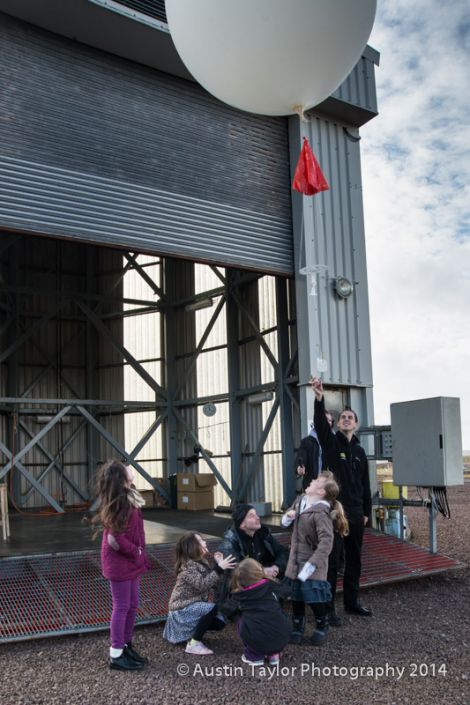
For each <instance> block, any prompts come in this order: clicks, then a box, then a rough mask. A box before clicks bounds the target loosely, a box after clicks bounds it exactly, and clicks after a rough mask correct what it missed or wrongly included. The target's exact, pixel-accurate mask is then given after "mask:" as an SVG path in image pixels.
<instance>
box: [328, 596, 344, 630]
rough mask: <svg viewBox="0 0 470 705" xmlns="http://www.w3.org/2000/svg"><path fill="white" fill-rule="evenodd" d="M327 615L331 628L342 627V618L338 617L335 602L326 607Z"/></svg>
mask: <svg viewBox="0 0 470 705" xmlns="http://www.w3.org/2000/svg"><path fill="white" fill-rule="evenodd" d="M326 614H327V617H328V624H329V625H330V627H340V626H341V625H342V623H343V620H342V619H341V617H338V615H337V614H336V610H335V604H334V602H328V603H327V605H326Z"/></svg>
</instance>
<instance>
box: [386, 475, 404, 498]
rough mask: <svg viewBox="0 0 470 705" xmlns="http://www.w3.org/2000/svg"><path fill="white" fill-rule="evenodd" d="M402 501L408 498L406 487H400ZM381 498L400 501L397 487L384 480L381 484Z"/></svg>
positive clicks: (391, 482)
mask: <svg viewBox="0 0 470 705" xmlns="http://www.w3.org/2000/svg"><path fill="white" fill-rule="evenodd" d="M402 494H403V497H404V499H407V498H408V487H406V486H403V487H402ZM382 497H384V498H385V499H400V491H399V489H398V485H394V484H393V481H392V480H384V481H383V483H382Z"/></svg>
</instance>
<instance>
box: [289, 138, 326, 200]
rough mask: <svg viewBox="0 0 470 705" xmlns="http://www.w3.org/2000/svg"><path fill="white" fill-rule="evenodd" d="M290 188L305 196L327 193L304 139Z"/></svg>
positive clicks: (324, 180)
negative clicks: (321, 192)
mask: <svg viewBox="0 0 470 705" xmlns="http://www.w3.org/2000/svg"><path fill="white" fill-rule="evenodd" d="M292 188H293V189H295V190H296V191H300V193H303V194H304V195H305V196H314V195H315V194H316V193H320V191H328V189H329V188H330V187H329V186H328V182H327V180H326V179H325V177H324V176H323V172H322V170H321V169H320V165H319V163H318V162H317V160H316V159H315V155H314V153H313V152H312V148H311V147H310V144H309V141H308V139H307V138H306V137H304V143H303V145H302V150H301V152H300V157H299V161H298V162H297V166H296V167H295V173H294V180H293V181H292Z"/></svg>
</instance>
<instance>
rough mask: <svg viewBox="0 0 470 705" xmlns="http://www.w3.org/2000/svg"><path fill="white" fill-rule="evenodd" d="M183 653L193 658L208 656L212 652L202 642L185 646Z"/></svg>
mask: <svg viewBox="0 0 470 705" xmlns="http://www.w3.org/2000/svg"><path fill="white" fill-rule="evenodd" d="M185 652H186V653H187V654H194V655H195V656H210V655H211V654H213V653H214V652H213V651H211V650H210V649H208V648H207V646H204V644H203V643H202V641H196V643H195V644H189V643H188V644H186V648H185Z"/></svg>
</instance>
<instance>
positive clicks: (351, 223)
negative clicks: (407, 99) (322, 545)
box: [0, 0, 377, 509]
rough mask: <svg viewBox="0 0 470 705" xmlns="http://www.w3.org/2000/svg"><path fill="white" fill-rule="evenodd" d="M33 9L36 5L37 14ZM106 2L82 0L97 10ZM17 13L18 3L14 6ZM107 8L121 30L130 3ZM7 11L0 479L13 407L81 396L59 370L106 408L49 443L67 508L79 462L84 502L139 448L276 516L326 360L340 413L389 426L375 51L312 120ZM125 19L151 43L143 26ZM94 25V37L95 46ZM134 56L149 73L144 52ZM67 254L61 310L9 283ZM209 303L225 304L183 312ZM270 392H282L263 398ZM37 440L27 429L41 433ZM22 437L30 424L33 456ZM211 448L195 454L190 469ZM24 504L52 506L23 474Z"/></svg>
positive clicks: (38, 466) (46, 1)
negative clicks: (372, 288) (377, 336)
mask: <svg viewBox="0 0 470 705" xmlns="http://www.w3.org/2000/svg"><path fill="white" fill-rule="evenodd" d="M40 4H41V5H42V6H43V7H46V6H50V5H51V0H41V3H40ZM98 4H100V3H94V5H98ZM101 4H103V3H101ZM115 4H118V3H114V4H113V5H115ZM161 4H162V3H160V5H161ZM7 6H8V7H7ZM24 6H28V7H30V8H33V9H34V10H35V11H36V9H37V7H38V3H36V4H34V3H31V2H29V0H28V2H27V3H25V5H24ZM33 6H34V7H33ZM90 6H91V3H87V1H86V0H77V2H76V8H78V9H80V11H82V10H83V12H85V10H86V11H90ZM11 7H12V3H11V2H10V0H0V9H6V10H8V11H11ZM31 11H32V10H31ZM100 12H101V13H102V14H101V15H100V17H102V18H103V17H105V16H106V18H107V17H108V16H109V18H112V19H113V20H114V15H115V13H114V11H113V9H112V5H110V6H109V8H108V9H106V8H104V7H103V8H101V10H100ZM36 19H37V17H36ZM78 19H80V18H78ZM0 20H1V21H0V33H1V36H2V52H4V63H5V65H6V66H7V68H8V73H7V74H5V75H4V80H5V92H4V93H3V96H4V97H3V99H0V100H2V104H1V106H0V107H1V114H2V116H3V119H2V120H1V121H0V133H1V136H2V146H1V148H0V172H1V176H2V178H1V180H0V197H1V201H0V229H1V230H2V232H1V233H0V235H1V240H0V257H1V263H2V268H3V271H4V281H8V282H9V283H10V284H11V286H10V287H9V290H8V291H6V289H3V290H2V301H1V302H0V303H1V307H0V316H2V318H1V320H0V336H1V351H2V357H1V363H2V375H1V381H0V385H1V395H2V399H1V408H0V412H1V414H0V417H1V419H2V424H3V437H4V438H5V439H7V441H6V451H7V453H5V451H4V450H2V452H3V455H4V466H3V467H4V470H3V471H2V470H1V468H0V473H3V475H2V476H5V475H6V473H5V467H6V465H7V464H8V463H7V461H8V453H10V454H11V448H12V443H11V439H12V434H13V422H12V411H13V409H14V406H15V404H16V405H18V406H19V407H20V408H23V409H24V408H25V404H26V403H29V404H31V405H32V406H33V407H34V410H36V409H37V408H38V401H39V400H40V399H54V398H57V397H59V398H62V399H63V400H64V403H65V400H66V399H67V396H66V395H65V391H64V389H65V383H64V380H62V381H61V376H62V377H66V379H67V381H68V382H70V384H72V383H73V384H72V387H73V394H72V391H70V394H71V397H72V399H75V400H80V401H81V402H86V401H87V400H92V401H93V400H94V403H95V405H96V406H97V408H95V410H94V411H93V408H94V407H93V405H92V404H91V405H89V406H87V405H86V403H85V404H82V405H81V408H83V409H84V411H85V412H87V413H88V415H89V416H90V415H91V417H92V419H91V420H90V418H89V416H88V417H87V416H86V415H83V414H82V413H81V411H80V410H79V411H78V412H77V413H75V412H73V411H72V413H68V414H67V417H70V418H72V420H71V421H69V420H67V423H66V424H63V425H62V426H57V428H56V429H55V430H54V428H51V431H50V435H49V434H48V435H47V436H44V438H42V439H41V442H42V443H43V445H44V446H45V449H46V450H47V452H48V453H49V455H51V456H52V459H49V460H48V464H50V463H51V462H52V460H54V459H55V461H56V462H55V464H53V469H51V470H49V471H48V473H47V475H46V476H45V477H44V479H43V480H42V481H41V482H43V483H44V487H45V488H46V490H47V492H48V494H49V495H50V496H51V497H52V496H53V495H59V498H60V492H61V488H62V486H63V483H64V482H65V483H66V484H67V480H64V479H63V477H62V476H63V474H64V472H63V471H66V472H65V474H66V475H68V476H69V479H70V480H72V481H73V482H76V483H77V487H79V488H81V489H82V496H80V493H79V496H78V499H77V493H76V492H75V491H74V490H73V488H71V487H70V485H69V490H68V496H67V498H66V499H67V501H69V500H70V501H71V500H72V498H73V500H74V501H81V500H82V499H83V498H84V496H86V494H87V491H88V487H89V482H90V479H91V478H92V477H93V476H94V471H95V467H96V462H98V461H99V460H101V459H104V458H106V457H108V456H109V455H110V454H118V455H122V456H123V457H125V456H124V455H123V452H121V451H124V448H125V450H126V451H127V453H128V455H129V457H128V459H129V458H130V460H131V461H132V462H135V463H136V465H137V469H138V470H139V471H140V470H141V469H145V471H146V473H149V476H147V477H146V478H145V482H147V481H148V479H149V477H150V479H155V478H159V477H163V476H167V475H168V474H170V473H172V472H174V471H175V470H178V471H179V470H182V469H185V468H186V467H189V469H190V471H193V470H196V468H197V467H199V469H200V470H205V471H207V470H209V469H210V470H211V471H213V472H214V473H215V474H216V476H217V478H218V480H219V484H218V489H217V502H218V503H220V504H228V503H230V502H232V501H235V500H237V499H249V500H253V501H254V500H264V499H266V500H268V501H271V502H272V503H273V506H274V508H275V509H279V508H280V507H281V505H282V504H283V502H285V501H287V500H288V499H289V497H290V496H291V495H292V491H293V473H292V459H293V452H294V446H295V445H296V443H297V442H298V440H299V438H300V437H301V436H302V435H304V434H305V431H306V430H307V421H308V419H309V418H311V405H312V398H311V392H310V391H309V390H308V388H307V382H308V378H309V376H310V373H315V371H316V369H315V365H316V362H317V360H318V359H319V358H321V359H324V360H326V361H327V369H326V370H325V371H324V372H323V373H322V374H323V377H324V380H325V383H326V384H327V385H328V386H329V393H330V395H331V399H332V405H333V406H335V404H336V406H339V405H340V404H341V402H343V401H349V402H352V403H353V405H355V407H357V409H358V411H359V413H360V415H361V417H362V419H363V420H364V421H366V422H368V423H370V422H371V420H372V418H371V415H372V404H371V384H372V379H371V365H370V336H369V329H368V326H369V324H368V302H367V279H366V274H367V272H366V262H365V244H364V232H363V218H362V193H361V178H360V154H359V146H360V143H359V133H358V128H359V127H360V125H361V124H363V122H365V121H366V120H368V119H371V118H372V117H373V116H374V114H375V113H376V102H375V84H374V78H373V71H374V63H377V55H376V54H375V52H373V50H370V49H369V48H367V49H366V51H365V52H364V56H363V58H362V59H361V61H360V62H359V63H358V65H357V66H356V67H355V69H354V70H353V72H352V74H351V76H350V77H348V79H347V80H346V81H345V83H344V84H343V86H341V87H340V88H339V89H338V91H336V93H335V94H334V95H333V96H332V97H331V98H329V99H328V100H327V101H325V103H324V104H322V105H321V106H318V107H317V109H316V110H314V111H310V112H309V114H308V115H307V120H308V122H306V123H300V122H299V120H298V118H289V119H284V118H264V117H260V116H253V115H248V114H246V113H241V112H239V111H236V110H233V109H231V108H229V107H227V106H224V105H222V104H221V103H219V102H218V101H216V100H215V99H214V98H212V97H210V96H208V94H206V93H205V92H204V91H203V90H202V89H201V88H200V87H199V86H197V85H195V84H194V83H193V82H190V81H188V80H187V77H185V76H184V72H182V71H181V70H180V69H178V68H176V69H174V64H171V66H172V68H171V70H170V68H168V71H169V73H162V71H161V70H160V71H158V70H156V68H160V69H161V68H164V66H163V64H164V62H163V64H162V61H163V60H162V61H161V62H160V65H159V66H158V67H156V66H150V64H149V62H148V61H146V60H143V59H141V58H139V57H138V53H139V51H140V52H143V51H144V49H145V47H144V46H143V45H144V42H142V43H141V45H140V46H139V47H137V45H136V46H135V47H132V48H131V49H129V47H124V48H123V56H126V60H125V59H123V58H121V57H118V56H116V55H112V54H110V53H104V52H103V51H100V50H98V49H97V48H91V47H90V46H85V45H84V44H82V43H78V42H72V41H70V40H69V39H64V38H63V37H61V36H58V35H57V34H51V33H49V32H47V31H45V30H44V29H38V28H37V27H35V26H33V25H29V24H25V23H24V22H22V21H19V20H18V19H14V18H12V17H10V16H7V15H0ZM59 20H60V18H59ZM121 20H122V18H121ZM121 20H120V21H121ZM52 21H53V20H52V19H51V22H52ZM54 21H56V18H54ZM77 21H78V20H77ZM103 21H104V20H103ZM125 21H126V22H127V23H128V24H129V23H130V24H132V23H133V26H134V25H135V27H137V25H139V31H140V29H141V28H140V24H141V21H140V19H139V18H134V19H132V18H131V17H129V16H128V17H126V18H125ZM152 22H153V20H152V21H150V20H149V21H148V22H147V21H146V25H147V26H146V31H147V32H148V33H151V34H152V36H153V40H152V41H153V42H154V43H158V42H159V41H160V39H161V41H162V43H164V42H165V41H167V40H168V36H167V32H165V28H164V27H161V26H160V25H161V23H158V22H157V23H156V24H155V25H152ZM83 24H85V23H83ZM130 24H129V26H130ZM44 26H46V25H44V24H43V27H44ZM56 29H57V31H59V30H60V28H56ZM102 29H103V30H104V29H105V25H104V24H103V26H102ZM83 31H84V30H83V26H82V25H80V26H78V25H77V35H78V36H80V33H83ZM63 33H64V34H66V32H65V31H64V32H63ZM106 36H107V35H106V32H103V37H105V39H103V41H108V40H107V39H106ZM126 36H127V35H126ZM128 36H129V37H132V36H133V34H132V31H129V34H128ZM87 42H88V43H89V44H93V42H92V41H91V40H89V41H88V40H87ZM94 46H95V47H96V46H100V45H98V44H96V43H95V44H94ZM109 50H112V51H114V54H115V53H116V52H117V49H116V48H115V47H114V48H113V47H109ZM133 51H134V52H135V58H136V62H132V61H129V60H128V59H132V58H133V57H132V56H130V54H132V52H133ZM144 64H147V65H144ZM168 67H170V63H168ZM171 73H174V74H176V75H170V74H171ZM303 136H308V137H309V139H310V142H311V144H312V147H313V149H314V151H315V152H316V154H317V157H318V158H319V161H320V163H321V165H322V168H323V170H324V172H325V174H326V176H327V179H328V181H329V183H330V191H329V192H326V193H324V194H321V195H319V196H316V197H315V198H314V199H313V200H312V199H309V198H302V197H301V196H300V195H298V194H294V195H293V196H291V191H290V172H291V170H292V167H293V165H294V162H295V160H296V159H297V156H298V153H299V149H300V144H301V139H302V137H303ZM289 162H290V163H289ZM267 174H268V177H269V178H266V175H267ZM30 233H36V234H38V235H46V236H48V237H50V238H52V239H51V240H50V241H48V240H44V239H42V238H40V237H34V236H31V235H30ZM63 238H69V239H71V240H73V243H74V244H73V245H71V247H75V248H81V247H82V248H83V249H82V250H81V251H80V255H79V256H78V255H77V256H76V257H73V256H72V257H70V255H67V254H65V252H66V249H67V247H68V246H69V243H67V242H65V241H64V240H63ZM59 240H61V241H62V245H61V246H60V247H59V246H58V245H57V243H58V242H59ZM90 242H93V243H95V245H100V246H106V245H108V246H112V247H114V248H115V247H118V248H121V250H120V251H117V250H110V249H105V248H104V247H98V248H97V247H93V246H88V245H87V244H86V243H90ZM46 243H49V244H48V245H47V246H46ZM81 243H83V244H81ZM48 248H49V249H48ZM50 248H53V249H54V248H55V250H57V251H58V252H59V253H60V254H59V255H58V257H59V259H60V258H62V262H63V264H64V267H65V264H66V263H67V262H68V259H70V260H71V261H70V267H68V268H67V267H65V268H64V270H63V271H62V270H60V267H59V269H57V271H56V270H54V271H53V272H52V273H50V276H49V279H48V280H47V282H46V283H45V284H44V287H45V289H46V290H47V296H46V298H47V301H48V302H49V303H44V305H43V304H42V303H41V298H40V297H39V298H37V299H35V293H34V291H36V292H37V291H40V288H41V283H40V281H39V279H37V280H35V283H34V286H31V287H30V291H29V292H28V296H29V299H28V300H27V301H26V299H25V298H23V299H22V298H21V296H22V292H21V289H20V284H19V281H18V280H16V282H15V281H11V280H10V277H11V272H13V271H23V273H24V276H30V275H31V273H32V271H33V269H34V262H35V261H36V262H37V269H38V271H39V272H41V271H42V272H44V271H45V272H47V270H48V269H51V266H50V264H48V261H47V257H48V255H47V252H49V250H50ZM55 250H54V251H55ZM15 252H16V253H20V254H19V255H18V254H15ZM143 253H145V254H143ZM182 257H184V258H187V259H191V260H196V261H199V262H206V263H210V266H208V265H204V266H203V265H195V264H194V261H192V262H190V261H184V260H183V259H180V258H182ZM15 258H16V260H17V265H15V267H16V269H15V267H12V263H14V262H15ZM18 258H19V259H18ZM307 259H308V263H310V264H312V265H322V266H323V269H322V270H321V273H320V274H319V275H318V276H316V289H317V292H316V295H315V296H314V295H312V294H311V288H312V287H311V281H310V279H311V278H310V277H309V276H305V275H303V274H301V273H300V271H299V270H300V269H302V267H303V266H305V265H306V264H307ZM215 264H217V265H220V266H217V267H216V266H215ZM247 269H250V270H254V271H251V272H249V271H246V270H247ZM54 272H55V273H54ZM340 275H341V276H346V277H347V278H348V279H350V280H351V281H352V282H353V285H354V292H353V295H352V296H351V297H350V298H348V299H347V300H340V299H339V298H338V297H337V295H336V294H335V291H334V280H335V278H336V277H337V276H340ZM41 276H44V274H42V275H41ZM286 276H288V277H289V278H288V279H286ZM58 282H60V285H59V284H58ZM68 289H70V290H71V291H73V292H75V293H76V294H77V293H78V294H79V296H76V297H75V298H73V297H72V299H71V301H70V302H69V303H68V304H67V306H66V307H65V308H63V309H61V312H60V313H58V312H57V310H55V309H54V304H55V301H56V299H58V298H60V295H61V292H63V291H64V290H68ZM207 297H210V298H211V299H212V300H213V304H212V307H211V308H208V309H203V310H198V311H188V310H187V306H188V304H191V303H194V302H197V301H198V300H200V299H201V298H207ZM67 307H68V308H67ZM96 307H98V309H97V308H96ZM18 314H19V315H18ZM26 314H27V315H28V316H29V315H30V314H34V315H35V316H36V317H37V320H38V321H40V320H41V318H44V319H46V318H47V320H48V321H49V323H48V325H49V326H50V331H49V334H47V332H43V333H41V334H39V333H38V336H39V337H36V335H34V336H32V337H30V338H25V339H24V341H23V343H21V340H20V341H19V338H18V336H17V333H16V332H15V326H17V325H18V321H19V322H20V324H21V325H22V326H25V325H27V324H26V323H25V321H26ZM15 321H16V323H15ZM69 329H70V330H69ZM38 330H39V328H38ZM58 331H59V333H60V334H59V333H58ZM64 332H65V333H67V334H68V333H69V332H70V334H71V335H73V333H75V335H77V332H78V333H79V339H80V345H79V347H77V348H75V349H74V350H73V351H69V352H67V351H64V350H62V346H61V344H59V343H60V341H62V338H63V337H64ZM15 336H16V347H15V351H16V352H15V354H13V353H12V348H11V346H12V345H13V344H14V340H13V339H14V338H15ZM41 336H45V338H46V339H47V341H48V345H49V347H47V345H46V348H47V350H46V352H47V353H48V357H49V362H47V363H46V362H44V359H43V358H42V357H41V358H40V359H39V357H40V356H39V354H37V355H36V353H33V352H32V346H31V345H30V343H31V341H34V343H35V344H36V343H38V342H39V343H42V344H44V342H45V341H44V340H43V338H42V337H41ZM80 336H81V337H80ZM65 337H67V336H65ZM18 341H19V342H18ZM47 341H46V342H47ZM21 344H22V345H23V349H22V351H21V353H20V352H19V351H20V347H21ZM19 363H20V367H22V368H24V372H22V373H21V374H22V375H24V379H23V378H21V379H20V378H19V377H18V375H17V376H16V383H15V385H12V383H11V381H10V380H12V379H13V377H11V370H14V369H15V367H17V366H18V364H19ZM44 366H46V368H47V367H48V366H49V367H50V369H49V372H48V373H44ZM67 367H68V368H69V369H68V370H66V368H67ZM43 373H44V375H45V376H44V377H43V378H42V379H43V381H42V382H41V381H38V382H37V384H34V385H33V384H32V383H33V381H34V380H36V377H37V376H40V375H41V374H43ZM35 375H36V376H35ZM19 381H21V383H18V382H19ZM15 390H16V391H15ZM257 394H264V395H267V396H266V400H264V401H261V402H255V403H253V401H252V400H253V397H254V396H256V395H257ZM64 395H65V396H64ZM269 395H270V396H271V397H272V398H271V399H268V398H267V397H269ZM24 397H26V400H25V398H24ZM250 398H251V401H250ZM15 399H16V401H13V400H15ZM209 401H211V402H213V403H214V404H215V405H216V406H217V414H216V416H215V417H214V418H213V419H212V420H210V419H208V418H207V416H205V415H204V414H203V411H202V408H203V406H204V404H205V403H207V402H209ZM59 406H63V405H56V407H55V408H54V412H56V411H58V410H59ZM48 408H49V411H50V410H51V408H52V407H48ZM46 411H47V408H46ZM47 415H48V414H44V416H47ZM36 416H37V414H36V413H34V414H32V418H36ZM92 421H94V422H95V424H93V423H92ZM75 423H77V424H78V423H84V426H83V428H82V430H81V431H80V433H81V435H77V437H76V438H75V439H72V441H71V442H70V444H69V445H68V446H67V447H66V448H65V449H64V447H63V445H62V446H61V443H63V444H65V443H66V442H67V440H68V437H69V431H73V430H75V426H72V425H73V424H75ZM71 424H72V425H71ZM38 428H40V427H37V426H32V427H30V429H29V430H30V431H31V432H32V434H33V439H34V436H35V434H36V437H37V432H38ZM54 434H55V436H54ZM113 441H115V442H116V443H115V444H114V445H113ZM26 443H27V432H26V431H25V430H24V429H23V431H22V435H21V437H18V438H17V440H16V442H15V443H14V448H15V451H16V450H17V449H19V448H21V447H22V448H24V447H25V445H26ZM196 445H200V446H201V448H202V453H201V456H200V459H199V462H196V463H193V464H192V465H189V466H186V465H185V460H187V459H189V458H191V457H192V456H193V455H194V447H195V446H196ZM36 446H38V444H36V445H34V446H32V447H31V450H30V451H29V452H28V453H27V454H26V456H24V460H25V461H27V466H28V468H30V469H31V473H32V476H34V477H35V478H36V479H37V478H38V477H40V476H41V473H42V472H44V466H43V465H42V463H43V462H45V461H44V453H43V452H42V451H41V450H40V448H39V446H38V447H36ZM209 451H210V452H209ZM56 456H57V457H56ZM64 466H65V467H64ZM54 468H55V469H54ZM23 477H24V476H23ZM143 477H145V474H144V475H143ZM142 486H144V481H142ZM85 488H86V491H85ZM18 492H19V495H18V496H21V497H22V499H24V495H25V493H29V494H28V498H27V501H26V503H25V504H24V506H25V507H30V506H34V505H35V504H38V503H44V502H45V503H48V501H49V500H48V499H47V498H44V496H43V497H42V499H41V498H40V497H39V498H38V495H37V492H32V491H30V481H29V480H27V479H23V480H22V485H21V487H19V488H18Z"/></svg>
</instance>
